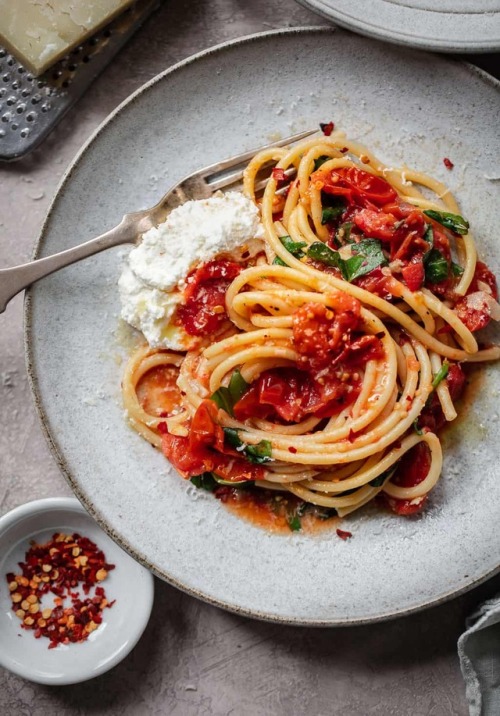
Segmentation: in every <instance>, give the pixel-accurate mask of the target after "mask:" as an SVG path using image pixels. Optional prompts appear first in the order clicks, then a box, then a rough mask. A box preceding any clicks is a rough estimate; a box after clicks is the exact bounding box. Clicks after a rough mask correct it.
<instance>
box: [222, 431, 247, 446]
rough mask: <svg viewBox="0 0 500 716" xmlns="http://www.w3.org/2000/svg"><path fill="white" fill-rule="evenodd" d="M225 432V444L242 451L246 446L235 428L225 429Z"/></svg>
mask: <svg viewBox="0 0 500 716" xmlns="http://www.w3.org/2000/svg"><path fill="white" fill-rule="evenodd" d="M223 430H224V439H225V442H227V444H228V445H230V446H231V447H232V448H234V449H235V450H241V449H242V448H243V447H244V446H245V443H243V442H242V441H241V440H240V434H239V433H238V431H237V430H235V429H234V428H223Z"/></svg>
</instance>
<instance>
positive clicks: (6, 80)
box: [2, 74, 10, 82]
mask: <svg viewBox="0 0 500 716" xmlns="http://www.w3.org/2000/svg"><path fill="white" fill-rule="evenodd" d="M2 80H3V81H4V82H10V75H9V74H6V75H4V76H3V77H2Z"/></svg>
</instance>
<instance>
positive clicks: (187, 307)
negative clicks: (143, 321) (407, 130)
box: [123, 132, 500, 529]
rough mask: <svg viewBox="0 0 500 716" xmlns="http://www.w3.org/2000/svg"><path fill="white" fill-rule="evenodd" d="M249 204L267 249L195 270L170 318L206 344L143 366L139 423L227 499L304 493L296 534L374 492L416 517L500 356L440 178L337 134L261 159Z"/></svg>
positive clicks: (132, 385)
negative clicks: (473, 381) (472, 381)
mask: <svg viewBox="0 0 500 716" xmlns="http://www.w3.org/2000/svg"><path fill="white" fill-rule="evenodd" d="M269 164H273V165H275V168H274V169H273V170H272V174H271V176H270V178H269V180H268V182H267V184H266V188H265V190H264V194H263V196H258V195H257V193H256V188H255V187H256V184H257V183H258V181H259V177H260V176H261V175H262V172H263V170H264V169H265V168H266V167H268V166H269ZM285 172H286V173H285ZM290 175H292V176H294V177H295V178H294V179H293V181H292V182H291V184H290V185H288V184H287V183H286V182H287V177H288V176H290ZM244 193H245V194H246V196H247V197H249V198H251V199H252V200H253V201H255V202H256V203H257V204H258V206H259V207H260V212H261V218H262V223H263V226H264V232H265V239H264V241H263V242H262V244H261V248H260V250H259V251H255V250H254V251H252V252H251V254H252V255H251V257H250V258H245V252H244V251H240V252H239V254H238V257H237V260H236V261H235V260H234V257H233V256H230V255H223V256H218V257H216V258H214V259H213V260H211V261H208V262H206V263H204V264H201V265H200V266H198V267H197V268H196V270H195V271H193V272H192V273H191V274H190V276H189V277H188V279H187V282H186V287H185V289H184V296H183V303H182V305H181V307H180V308H179V309H178V311H177V316H176V317H174V321H177V322H178V324H179V325H182V326H183V328H184V329H185V330H186V331H187V332H188V333H190V335H192V336H196V339H197V344H196V347H195V348H192V349H191V350H189V351H187V352H186V353H178V352H171V351H168V350H165V349H161V348H160V349H159V348H154V349H153V348H150V347H149V346H147V345H146V346H142V347H141V348H139V349H138V350H137V351H136V352H135V353H134V354H133V355H132V356H131V358H130V361H129V363H128V365H127V368H126V371H125V375H124V379H123V395H124V403H125V407H126V410H127V412H128V417H129V420H130V422H131V424H132V426H133V427H134V428H135V429H136V430H137V431H138V432H139V433H140V434H141V435H142V436H143V437H144V438H145V439H146V440H148V441H149V442H150V443H151V444H152V445H154V446H155V447H157V448H159V449H161V450H163V452H164V454H165V455H166V457H167V458H168V459H169V460H170V461H171V463H172V464H173V465H174V467H176V469H177V470H178V471H179V472H180V474H181V475H182V476H183V477H186V478H191V479H192V480H193V482H195V484H198V485H201V486H207V485H208V486H211V487H212V488H214V489H215V492H216V495H217V496H219V497H222V499H228V497H229V496H234V495H237V494H241V490H245V489H247V488H248V486H249V485H251V486H252V488H253V491H254V494H255V493H258V494H261V495H262V494H265V495H268V496H269V495H270V496H271V498H270V499H272V496H280V497H283V495H286V496H289V497H291V496H293V497H291V499H292V503H291V504H292V505H293V511H294V514H293V516H292V520H291V521H290V522H289V524H290V525H291V526H292V529H296V528H298V527H297V524H298V525H299V526H300V521H299V522H297V520H296V518H297V516H300V515H301V514H303V513H304V511H305V510H307V509H312V510H316V511H317V514H319V515H320V516H324V515H325V514H326V515H329V514H332V513H335V514H338V515H339V516H341V517H342V516H344V515H347V514H349V513H351V512H353V511H355V510H357V509H358V508H360V507H362V506H363V505H365V504H366V503H368V502H370V501H372V500H373V499H374V498H375V497H376V496H380V497H381V498H382V499H383V500H384V501H385V502H386V504H387V505H388V506H389V507H391V508H392V509H393V510H394V511H395V512H397V513H398V514H412V513H414V512H416V511H418V510H420V509H421V508H422V507H423V505H424V504H425V502H426V500H427V496H428V494H429V492H430V491H431V490H432V488H433V487H434V486H435V484H436V482H437V481H438V479H439V477H440V474H441V469H442V449H441V443H440V439H439V437H438V433H439V430H440V429H441V428H442V426H443V425H444V424H445V423H446V422H447V421H451V420H453V419H454V418H455V417H456V416H457V412H456V408H455V405H454V403H455V401H456V399H457V398H458V397H459V396H460V393H461V390H462V388H463V385H464V381H465V377H464V370H463V369H464V367H465V366H466V365H467V364H468V363H471V362H479V361H491V360H496V359H498V358H499V357H500V348H499V347H497V346H489V347H480V345H479V344H478V342H477V339H476V332H477V331H478V330H480V329H481V328H484V327H485V326H486V325H487V323H488V322H489V321H490V319H491V318H494V319H495V320H498V319H499V309H500V307H499V306H498V304H497V298H498V293H497V286H496V281H495V277H494V276H493V274H492V273H491V271H490V270H489V269H488V268H487V266H486V265H485V264H483V263H481V262H480V261H478V260H477V255H476V248H475V244H474V240H473V237H472V235H471V233H470V232H469V231H468V223H467V222H466V221H465V219H463V218H462V217H461V216H460V215H459V209H458V206H457V204H456V202H455V200H454V199H453V197H452V195H451V193H450V191H449V189H448V188H447V187H446V186H445V185H443V184H441V183H440V182H438V181H436V180H435V179H432V178H431V177H429V176H427V175H425V174H422V173H420V172H416V171H412V170H409V169H406V168H405V169H393V168H391V167H387V166H385V165H384V164H382V163H381V162H380V161H379V160H378V159H377V158H376V157H375V156H374V155H373V154H372V153H371V152H369V151H368V150H367V149H366V148H365V147H364V146H362V145H360V144H358V143H356V142H352V141H350V140H348V139H347V138H346V137H345V135H344V134H343V133H341V132H333V133H331V135H330V136H321V137H315V138H313V139H308V140H306V141H303V142H301V143H299V144H297V145H296V146H294V147H293V148H291V149H272V150H268V151H264V152H261V153H260V154H258V155H256V156H255V157H254V159H252V161H251V162H250V164H249V166H248V168H247V170H246V173H245V178H244ZM207 306H208V307H209V311H208V313H209V314H210V320H209V321H205V322H203V321H202V322H201V325H199V322H198V323H197V322H196V321H193V320H192V319H193V316H195V315H198V316H199V315H201V314H200V311H201V313H203V311H205V313H206V312H207ZM148 376H149V377H148ZM161 376H163V377H161ZM153 384H155V385H156V387H155V385H153ZM155 390H156V391H157V393H158V395H159V398H158V400H157V401H156V402H155V399H154V393H155ZM165 390H167V391H168V395H169V398H168V401H167V402H168V405H166V404H165V401H164V396H165ZM162 391H163V393H162ZM160 394H161V395H160ZM148 395H149V398H150V399H151V396H152V395H153V400H149V404H146V403H147V401H146V400H145V396H146V397H147V396H148ZM162 395H163V397H162ZM309 506H313V507H309Z"/></svg>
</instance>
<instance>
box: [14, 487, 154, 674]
mask: <svg viewBox="0 0 500 716" xmlns="http://www.w3.org/2000/svg"><path fill="white" fill-rule="evenodd" d="M0 555H1V556H0V665H1V666H4V667H5V668H6V669H9V670H10V671H12V672H14V673H16V674H18V675H19V676H23V677H24V678H27V679H29V680H31V681H36V682H39V683H44V684H72V683H77V682H80V681H85V680H86V679H90V678H93V677H95V676H98V675H99V674H102V673H104V672H105V671H107V670H108V669H110V668H112V667H113V666H115V665H116V664H117V663H119V662H120V661H121V660H122V659H123V658H124V657H125V656H126V655H127V654H128V653H129V652H130V651H131V649H132V648H133V647H134V646H135V644H136V643H137V641H138V639H139V638H140V636H141V635H142V632H143V631H144V629H145V627H146V624H147V622H148V620H149V616H150V613H151V608H152V604H153V577H152V575H151V573H150V572H148V570H147V569H145V568H144V567H142V566H141V565H139V564H138V563H137V562H135V561H134V560H133V559H132V558H131V557H130V556H129V555H127V554H126V553H125V552H123V550H122V549H121V548H120V547H118V545H116V544H115V543H114V542H113V541H112V540H111V539H110V538H109V537H108V536H107V535H106V534H105V533H104V532H103V531H102V530H101V529H100V528H99V527H98V525H97V524H96V523H95V522H94V521H93V520H92V518H91V517H90V516H89V515H88V514H87V512H86V511H85V510H84V508H83V507H82V506H81V505H80V503H79V502H78V500H75V499H71V498H70V499H66V498H52V499H45V500H37V501H35V502H30V503H28V504H26V505H22V506H21V507H18V508H16V509H15V510H13V511H12V512H9V513H8V514H7V515H4V516H3V517H2V518H0Z"/></svg>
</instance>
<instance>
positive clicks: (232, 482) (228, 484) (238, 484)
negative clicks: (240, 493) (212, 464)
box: [213, 472, 255, 490]
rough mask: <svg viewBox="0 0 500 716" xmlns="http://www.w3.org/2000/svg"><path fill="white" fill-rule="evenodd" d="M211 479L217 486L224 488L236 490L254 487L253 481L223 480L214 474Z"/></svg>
mask: <svg viewBox="0 0 500 716" xmlns="http://www.w3.org/2000/svg"><path fill="white" fill-rule="evenodd" d="M213 478H214V480H215V481H216V483H217V484H218V485H224V486H225V487H236V488H238V490H241V489H242V488H248V487H250V488H252V487H254V485H255V483H254V481H253V480H224V479H223V478H222V477H219V476H218V475H217V474H216V473H215V472H214V473H213Z"/></svg>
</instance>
